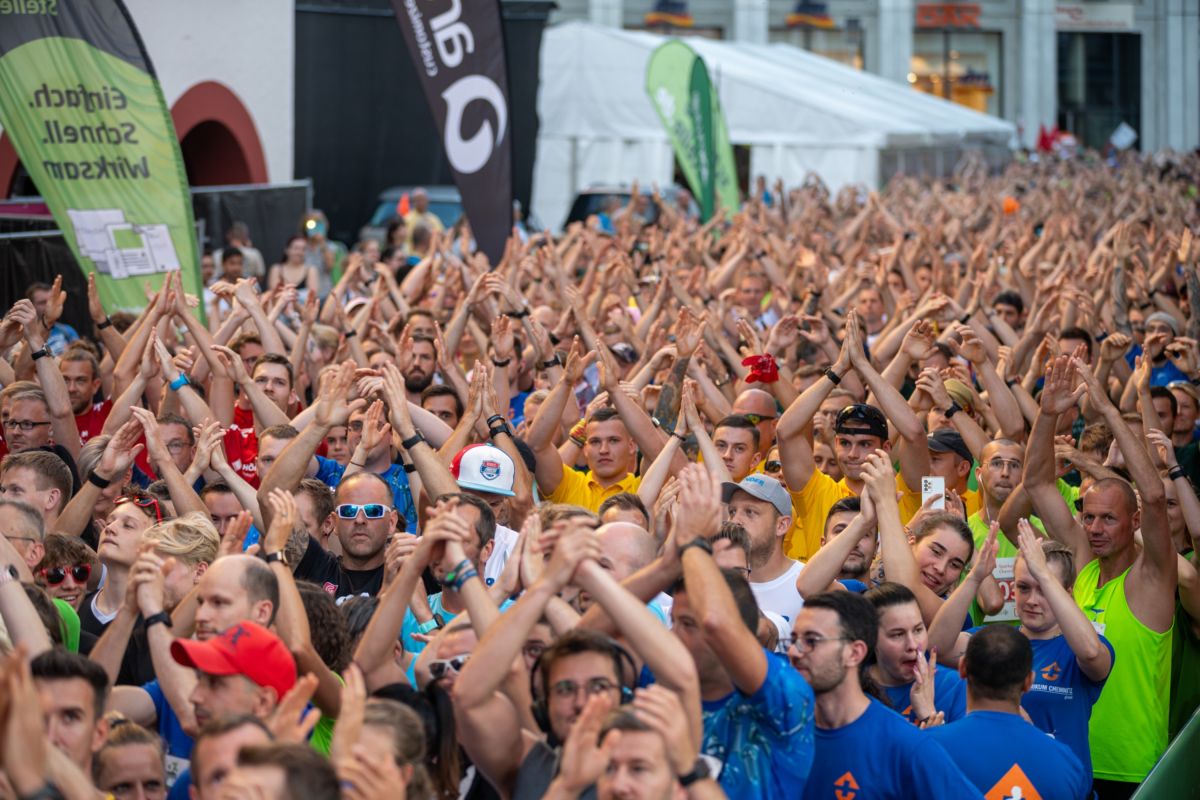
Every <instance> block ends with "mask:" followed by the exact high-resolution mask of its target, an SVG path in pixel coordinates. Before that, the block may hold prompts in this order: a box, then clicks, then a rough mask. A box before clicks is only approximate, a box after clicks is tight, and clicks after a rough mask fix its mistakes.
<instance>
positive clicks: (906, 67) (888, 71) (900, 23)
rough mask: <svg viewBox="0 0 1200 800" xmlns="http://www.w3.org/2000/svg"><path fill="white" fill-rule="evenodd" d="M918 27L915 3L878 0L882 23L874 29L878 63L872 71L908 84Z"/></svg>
mask: <svg viewBox="0 0 1200 800" xmlns="http://www.w3.org/2000/svg"><path fill="white" fill-rule="evenodd" d="M915 25H916V16H915V5H914V3H913V0H879V22H878V24H877V25H876V29H875V40H876V42H877V47H876V50H875V52H876V53H877V54H878V59H879V60H878V61H877V62H876V64H875V65H874V68H873V69H872V71H873V72H875V73H876V74H878V75H880V76H882V77H884V78H887V79H888V80H891V81H895V82H896V83H903V84H904V85H905V86H907V85H908V73H909V72H911V71H912V55H913V28H914V27H915Z"/></svg>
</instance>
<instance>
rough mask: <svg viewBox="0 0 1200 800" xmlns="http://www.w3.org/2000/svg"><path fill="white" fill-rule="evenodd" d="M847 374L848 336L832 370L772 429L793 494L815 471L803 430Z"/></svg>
mask: <svg viewBox="0 0 1200 800" xmlns="http://www.w3.org/2000/svg"><path fill="white" fill-rule="evenodd" d="M847 327H849V323H848V324H847ZM849 370H850V337H849V335H847V336H846V339H845V340H843V342H842V350H841V352H840V353H839V354H838V357H837V361H835V362H834V364H833V366H832V367H830V368H829V369H828V370H827V371H826V372H825V374H824V375H822V376H821V377H820V378H818V379H817V380H816V382H815V383H813V384H812V385H811V386H809V387H808V388H807V389H805V390H804V391H803V392H802V393H801V395H800V396H799V397H797V398H796V402H794V403H792V404H791V406H789V407H788V409H787V411H784V412H783V416H781V417H780V418H779V425H778V426H777V427H776V428H775V439H776V441H777V442H778V444H779V458H780V460H781V461H782V462H783V477H784V480H785V481H786V482H787V485H788V488H790V489H791V490H792V491H793V492H798V491H800V490H801V489H803V488H804V487H805V486H806V485H807V484H808V481H809V479H810V478H811V477H812V475H813V472H814V471H816V469H817V466H816V462H815V461H814V460H813V451H812V442H811V441H810V440H809V437H808V434H807V433H806V432H805V430H806V429H807V428H808V427H809V425H811V424H812V420H813V417H814V416H816V414H817V411H818V410H819V409H820V408H821V403H823V402H825V398H826V397H829V394H830V392H832V391H833V390H834V388H835V387H836V386H837V385H838V384H839V383H841V381H842V379H843V378H844V377H845V376H846V374H847V373H848V371H849ZM830 373H832V374H833V375H834V376H835V377H836V378H837V380H836V381H835V380H834V378H831V377H830Z"/></svg>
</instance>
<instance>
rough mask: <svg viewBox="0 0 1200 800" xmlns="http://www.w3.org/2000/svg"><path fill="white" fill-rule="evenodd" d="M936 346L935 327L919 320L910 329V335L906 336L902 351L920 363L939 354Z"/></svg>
mask: <svg viewBox="0 0 1200 800" xmlns="http://www.w3.org/2000/svg"><path fill="white" fill-rule="evenodd" d="M936 345H937V334H936V333H934V331H933V325H931V324H930V323H928V322H927V321H925V320H923V319H919V320H917V322H916V324H914V325H913V326H912V327H911V328H909V329H908V333H906V334H904V341H903V342H901V344H900V350H901V351H902V352H903V353H904V354H905V355H906V356H908V357H909V358H910V359H912V360H913V361H917V362H920V361H924V360H925V359H927V358H930V357H932V356H933V355H934V354H935V353H937V346H936Z"/></svg>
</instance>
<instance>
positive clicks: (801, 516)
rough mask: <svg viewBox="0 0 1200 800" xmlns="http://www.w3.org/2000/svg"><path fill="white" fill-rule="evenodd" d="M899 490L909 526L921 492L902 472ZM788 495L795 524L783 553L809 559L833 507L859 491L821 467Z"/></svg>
mask: <svg viewBox="0 0 1200 800" xmlns="http://www.w3.org/2000/svg"><path fill="white" fill-rule="evenodd" d="M896 490H897V491H899V492H900V493H901V495H900V519H901V520H902V521H903V522H904V524H905V525H907V524H908V521H909V520H910V519H912V518H913V515H914V514H916V513H917V511H919V510H920V509H921V493H920V492H913V491H912V490H911V489H909V488H908V485H907V484H905V482H904V479H903V478H902V477H900V473H896ZM788 494H789V495H791V498H792V527H791V530H789V531H788V532H787V534H786V535H785V536H784V537H783V552H784V554H785V555H787V557H788V558H792V559H796V560H798V561H807V560H808V559H809V558H811V557H812V554H813V553H815V552H817V550H818V549H819V548H820V547H821V534H823V533H824V532H825V518H826V517H828V516H829V509H831V508H833V504H834V503H836V502H837V501H838V500H841V499H842V498H843V497H853V496H854V494H855V492H854V490H853V489H851V488H850V487H849V486H847V485H846V479H845V478H842V479H841V480H839V481H835V480H834V479H833V478H831V477H829V476H828V475H826V474H825V473H824V472H821V470H819V469H814V470H813V474H812V477H811V478H809V479H808V483H807V484H806V485H805V487H804V488H803V489H801V490H800V491H798V492H793V491H790V490H789V491H788ZM914 497H915V498H916V504H915V506H914V501H913V498H914ZM976 505H978V498H976Z"/></svg>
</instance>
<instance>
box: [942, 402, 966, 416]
mask: <svg viewBox="0 0 1200 800" xmlns="http://www.w3.org/2000/svg"><path fill="white" fill-rule="evenodd" d="M960 411H962V406H960V405H959V404H958V403H956V402H955V401H953V400H951V401H950V407H949V408H947V409H946V410H945V411H944V412H943V414H942V415H943V416H944V417H945V418H946V419H951V418H952V417H953V416H954V415H955V414H957V413H958V412H960Z"/></svg>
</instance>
